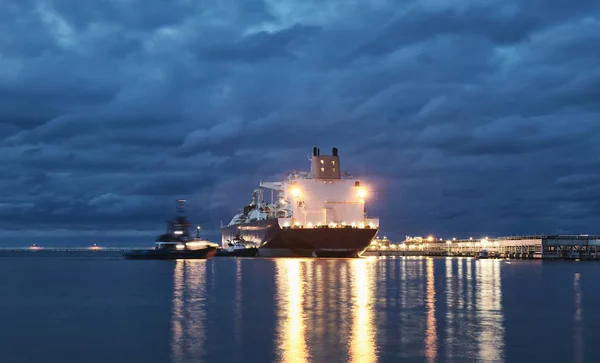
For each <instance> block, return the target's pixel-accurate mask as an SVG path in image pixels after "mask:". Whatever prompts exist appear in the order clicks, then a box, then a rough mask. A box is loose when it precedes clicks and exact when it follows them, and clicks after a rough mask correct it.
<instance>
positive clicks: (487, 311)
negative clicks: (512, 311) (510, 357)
mask: <svg viewBox="0 0 600 363" xmlns="http://www.w3.org/2000/svg"><path fill="white" fill-rule="evenodd" d="M475 266H476V269H477V285H478V289H477V312H478V314H477V315H478V320H479V327H480V329H481V331H480V333H479V335H478V342H479V358H480V360H482V361H484V362H491V361H496V360H499V359H500V360H501V359H502V353H503V351H504V328H503V326H502V321H503V320H504V318H503V313H502V288H501V280H500V278H501V277H500V260H497V259H493V260H480V261H477V263H476V265H475Z"/></svg>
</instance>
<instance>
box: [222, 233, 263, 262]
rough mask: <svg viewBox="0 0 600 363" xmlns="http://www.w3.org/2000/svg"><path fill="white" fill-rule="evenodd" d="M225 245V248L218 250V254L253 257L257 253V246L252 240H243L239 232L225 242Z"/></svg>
mask: <svg viewBox="0 0 600 363" xmlns="http://www.w3.org/2000/svg"><path fill="white" fill-rule="evenodd" d="M227 246H228V247H227V248H223V249H221V250H220V251H219V252H218V255H219V256H229V257H254V256H256V254H257V253H258V246H257V245H256V244H255V243H253V242H248V241H246V240H244V238H242V237H241V236H240V234H239V233H238V234H237V235H236V236H235V238H233V239H231V240H229V241H228V242H227Z"/></svg>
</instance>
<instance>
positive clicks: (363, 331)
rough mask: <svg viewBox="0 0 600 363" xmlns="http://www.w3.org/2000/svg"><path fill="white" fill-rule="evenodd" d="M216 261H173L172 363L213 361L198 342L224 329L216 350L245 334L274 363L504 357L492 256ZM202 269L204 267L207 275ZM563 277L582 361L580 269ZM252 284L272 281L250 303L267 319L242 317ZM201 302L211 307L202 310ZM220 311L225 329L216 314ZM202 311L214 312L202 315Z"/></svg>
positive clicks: (497, 268)
mask: <svg viewBox="0 0 600 363" xmlns="http://www.w3.org/2000/svg"><path fill="white" fill-rule="evenodd" d="M219 263H225V262H221V261H208V262H207V261H178V262H177V263H176V264H175V266H174V290H173V300H172V319H171V330H172V338H173V340H172V344H171V346H172V358H173V361H174V362H185V361H209V362H210V361H218V359H215V358H214V357H218V356H219V354H218V353H214V354H213V358H212V359H208V358H207V357H206V354H204V353H205V352H204V350H211V349H216V348H214V347H215V342H214V341H213V343H212V344H208V343H207V341H210V339H211V338H210V335H211V330H212V329H221V330H227V329H229V331H230V333H228V334H226V335H228V336H230V337H231V339H230V340H228V341H227V342H226V343H225V344H227V345H228V346H227V347H226V348H220V349H227V350H236V349H238V348H240V347H242V346H244V344H246V343H245V341H247V340H251V341H253V343H252V344H258V345H259V346H256V347H252V349H271V350H272V352H271V353H270V354H272V359H270V361H277V362H312V361H319V362H320V361H345V362H395V361H407V362H413V361H414V362H422V361H426V362H438V361H449V362H464V361H483V362H494V361H504V360H505V359H506V345H507V344H506V335H507V332H506V330H507V329H506V325H505V313H504V306H503V294H502V288H503V285H502V276H501V270H502V268H503V266H506V265H503V262H502V261H500V260H476V259H465V258H447V259H444V258H408V257H407V258H394V259H389V258H388V259H386V258H362V259H348V260H326V259H273V260H270V259H262V260H252V259H246V260H244V259H237V260H232V261H230V262H228V263H230V264H231V267H232V268H233V270H234V271H233V272H232V274H231V277H229V278H227V279H226V278H225V277H223V276H220V275H219V271H222V270H219V269H215V268H214V266H215V264H219ZM210 264H213V265H210ZM258 267H261V268H265V269H266V270H269V269H270V271H272V274H268V273H266V274H260V275H258V274H257V275H251V276H248V275H244V273H248V271H252V270H253V269H255V268H258ZM209 269H210V270H209ZM207 271H209V272H211V276H210V280H208V281H207V280H206V275H207ZM257 276H259V278H260V280H256V277H257ZM571 276H573V275H571ZM213 281H214V284H216V285H218V286H219V289H220V290H221V291H224V292H225V293H226V294H229V295H227V296H230V297H229V299H230V301H231V300H233V301H231V305H227V306H230V311H224V310H221V309H222V308H220V307H221V306H225V305H224V304H223V301H218V302H215V304H212V305H211V304H207V303H206V301H207V300H210V299H211V297H210V296H207V289H206V285H207V284H212V283H213ZM571 281H572V283H573V285H572V286H573V292H574V298H573V299H574V305H575V313H574V315H573V318H572V319H571V321H572V323H573V332H574V333H573V347H574V356H573V358H574V361H575V362H582V361H584V359H583V356H584V353H583V348H584V345H583V341H584V330H583V318H582V316H583V313H582V292H581V290H582V289H581V284H580V274H579V273H576V274H575V277H574V280H571ZM258 282H260V284H261V285H264V286H267V287H268V286H272V290H271V294H268V293H264V295H263V296H260V297H259V300H257V301H259V302H260V303H259V304H260V309H263V310H262V311H261V313H262V315H261V316H263V317H267V318H266V319H264V320H263V321H260V322H257V321H256V320H255V319H253V316H250V315H244V314H248V313H249V310H250V311H252V310H251V309H247V308H246V307H247V304H248V303H249V300H248V299H249V298H251V296H250V295H252V294H254V292H253V291H254V290H253V289H254V287H255V284H257V283H258ZM226 283H228V284H229V285H226ZM242 290H244V291H248V292H249V293H246V294H243V293H242ZM209 291H212V290H209ZM261 291H262V290H261ZM264 291H269V289H265V290H264ZM222 298H223V297H220V299H222ZM211 306H214V309H218V310H217V311H212V312H211V311H208V310H209V309H211ZM253 309H256V305H253ZM256 314H257V312H256V310H254V314H253V315H256ZM227 315H229V316H230V320H229V321H230V324H231V325H230V326H227V325H226V322H227V320H222V317H224V316H227ZM210 316H215V317H214V318H213V319H212V320H211V318H210ZM261 323H265V324H267V323H269V324H272V327H273V328H272V329H273V330H272V334H268V333H267V334H263V335H262V336H254V335H253V331H254V330H255V328H256V326H257V325H256V324H261ZM253 324H254V325H253ZM261 342H262V343H261ZM261 344H262V345H261ZM221 345H222V343H221ZM236 357H237V358H236V361H240V360H242V361H249V362H254V361H257V360H253V358H252V356H251V355H246V354H239V355H237V356H236Z"/></svg>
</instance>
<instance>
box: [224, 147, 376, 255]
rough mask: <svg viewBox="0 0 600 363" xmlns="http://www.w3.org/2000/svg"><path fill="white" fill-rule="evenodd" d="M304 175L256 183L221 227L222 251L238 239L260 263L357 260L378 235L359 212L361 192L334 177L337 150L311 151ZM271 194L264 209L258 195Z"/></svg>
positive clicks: (356, 182)
mask: <svg viewBox="0 0 600 363" xmlns="http://www.w3.org/2000/svg"><path fill="white" fill-rule="evenodd" d="M310 161H311V171H310V172H298V171H296V172H294V173H291V174H289V175H288V177H287V178H286V179H285V180H284V181H282V182H260V185H259V188H258V189H255V190H254V192H253V194H252V202H251V203H250V204H249V205H246V206H244V208H243V211H242V212H241V213H238V214H236V215H235V216H234V217H233V219H232V220H231V222H229V224H228V225H226V226H223V227H221V236H222V241H221V243H222V246H223V248H227V246H228V243H229V242H230V241H233V240H235V238H236V237H239V236H241V237H242V238H243V239H244V240H245V241H249V242H254V243H255V244H257V245H258V246H259V249H258V254H257V255H258V256H266V257H359V256H360V255H361V254H362V253H363V252H364V250H365V249H366V248H367V247H368V246H369V243H370V242H371V240H372V239H373V237H375V235H376V234H377V231H378V229H379V219H378V218H368V217H367V216H366V212H365V198H366V195H367V190H366V188H365V187H364V186H362V185H361V184H360V181H359V180H356V179H353V178H352V176H350V175H348V174H345V175H344V176H342V173H341V171H340V158H339V156H338V150H337V149H336V148H333V153H332V155H321V152H320V150H319V149H318V148H316V147H314V148H313V153H312V156H311V157H310ZM265 189H266V190H269V191H270V192H271V193H270V194H271V202H270V203H265V202H264V199H263V196H264V190H265Z"/></svg>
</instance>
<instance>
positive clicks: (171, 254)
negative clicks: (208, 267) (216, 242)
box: [124, 247, 217, 260]
mask: <svg viewBox="0 0 600 363" xmlns="http://www.w3.org/2000/svg"><path fill="white" fill-rule="evenodd" d="M215 253H217V248H216V247H207V248H203V249H199V250H181V251H178V250H164V249H163V250H157V249H148V250H134V251H131V252H128V253H125V254H124V257H125V258H126V259H128V260H179V259H196V260H197V259H210V258H212V257H213V256H214V255H215Z"/></svg>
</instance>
